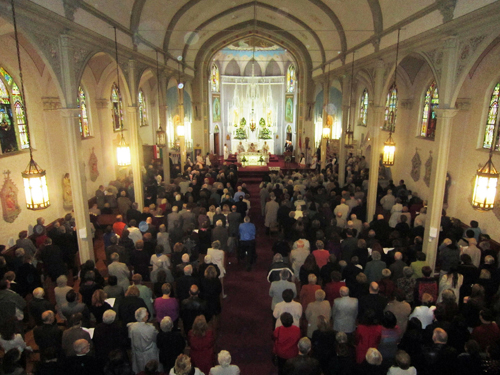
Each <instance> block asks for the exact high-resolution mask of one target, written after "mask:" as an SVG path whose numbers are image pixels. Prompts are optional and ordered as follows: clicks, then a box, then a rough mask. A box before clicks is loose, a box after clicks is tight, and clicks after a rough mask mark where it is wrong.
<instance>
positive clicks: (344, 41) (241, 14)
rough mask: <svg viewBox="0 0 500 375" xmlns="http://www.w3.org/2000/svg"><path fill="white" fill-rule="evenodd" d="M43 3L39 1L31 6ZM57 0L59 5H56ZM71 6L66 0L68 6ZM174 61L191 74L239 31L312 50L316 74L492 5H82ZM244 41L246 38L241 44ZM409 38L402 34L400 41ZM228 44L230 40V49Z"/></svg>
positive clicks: (158, 1) (101, 1) (451, 1)
mask: <svg viewBox="0 0 500 375" xmlns="http://www.w3.org/2000/svg"><path fill="white" fill-rule="evenodd" d="M34 1H36V2H39V3H40V0H34ZM53 1H54V0H53ZM63 1H69V0H63ZM83 1H84V3H85V5H86V7H87V8H89V7H92V8H94V9H95V10H96V11H98V12H100V13H101V14H104V15H106V16H107V17H109V18H110V19H112V20H114V21H115V22H117V23H119V24H121V25H123V26H124V27H126V28H127V29H129V30H130V32H131V35H134V36H139V38H136V39H139V40H147V41H148V42H149V43H151V44H152V45H154V46H157V47H158V48H159V49H163V50H164V51H165V52H166V53H167V54H168V55H169V56H170V57H175V58H177V57H178V56H182V58H183V61H184V62H185V63H186V64H187V65H188V66H190V67H194V64H195V62H196V60H197V56H198V54H199V53H200V48H206V47H207V42H208V44H214V45H215V44H217V45H220V44H221V42H226V40H225V37H228V36H230V37H231V38H234V37H235V35H234V31H235V30H241V31H242V32H243V33H248V32H254V31H253V30H252V28H255V29H256V30H255V32H256V33H257V34H259V33H261V34H265V33H266V32H268V31H272V35H271V34H270V35H266V38H267V39H273V40H272V41H273V42H275V43H277V44H281V45H284V44H285V42H288V43H292V44H295V45H296V46H295V47H296V48H297V49H300V50H302V51H307V54H308V55H309V58H310V61H311V65H312V67H313V69H314V68H318V67H321V66H322V65H324V64H328V63H329V62H331V61H332V60H335V59H342V58H344V57H345V54H346V53H348V52H351V51H352V50H354V49H361V48H363V47H366V48H368V49H370V51H369V52H373V51H374V50H376V49H377V48H378V47H379V46H387V45H391V44H394V41H393V40H392V39H390V42H389V41H387V42H386V43H385V44H384V42H383V38H384V37H385V36H387V35H389V34H390V33H393V32H394V30H396V29H397V28H399V27H407V29H408V30H407V31H408V33H407V34H408V35H407V36H408V37H410V36H413V35H416V34H418V33H419V32H422V31H425V30H427V29H429V28H432V27H436V26H438V25H439V24H440V23H442V22H443V19H444V18H446V11H447V10H449V9H451V10H452V11H451V14H452V15H451V19H453V18H457V17H459V16H461V15H464V14H466V13H469V12H471V11H473V10H475V9H478V8H480V7H482V6H485V5H487V4H489V3H491V2H493V0H474V1H471V0H418V1H409V0H254V1H249V0H83ZM243 36H245V35H241V37H243ZM403 38H404V35H403ZM229 42H231V40H227V43H229Z"/></svg>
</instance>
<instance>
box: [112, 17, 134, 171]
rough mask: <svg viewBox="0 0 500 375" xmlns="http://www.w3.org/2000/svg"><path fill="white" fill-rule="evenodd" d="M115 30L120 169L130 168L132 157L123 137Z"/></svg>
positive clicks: (117, 156)
mask: <svg viewBox="0 0 500 375" xmlns="http://www.w3.org/2000/svg"><path fill="white" fill-rule="evenodd" d="M114 29H115V57H116V84H117V88H118V106H119V109H118V115H119V120H120V143H119V144H118V147H117V148H116V161H117V163H118V166H119V167H128V166H129V165H130V164H132V162H131V156H130V147H129V145H128V144H127V142H126V141H125V137H124V136H123V119H122V114H121V111H122V108H121V106H122V102H121V91H120V72H119V69H118V67H119V65H118V41H117V38H116V26H115V27H114Z"/></svg>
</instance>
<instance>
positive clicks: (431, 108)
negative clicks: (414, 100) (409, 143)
mask: <svg viewBox="0 0 500 375" xmlns="http://www.w3.org/2000/svg"><path fill="white" fill-rule="evenodd" d="M433 86H434V88H433V92H432V93H431V96H430V102H429V103H428V105H429V108H428V109H427V110H426V109H425V108H426V106H427V93H428V92H429V90H430V89H431V88H432V87H433ZM436 93H437V104H433V103H432V101H433V100H434V96H435V95H436ZM421 103H422V107H421V109H420V111H419V129H418V137H419V138H421V139H427V140H430V141H433V140H434V139H435V138H436V129H437V117H435V119H436V126H435V128H434V134H433V135H432V136H428V135H423V134H422V133H423V132H422V129H423V126H424V121H425V120H427V123H426V125H425V126H426V130H425V132H426V133H427V131H428V128H429V119H432V114H433V113H434V114H435V111H434V110H435V109H437V108H439V87H438V84H437V81H436V80H435V79H433V80H432V81H431V82H430V84H428V85H426V86H425V90H424V95H423V100H422V102H421ZM425 111H427V117H426V118H424V115H425V114H426V113H425Z"/></svg>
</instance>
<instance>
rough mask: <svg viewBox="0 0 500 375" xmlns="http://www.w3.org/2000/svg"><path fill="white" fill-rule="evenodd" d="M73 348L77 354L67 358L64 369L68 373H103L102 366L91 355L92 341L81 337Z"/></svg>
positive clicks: (78, 374)
mask: <svg viewBox="0 0 500 375" xmlns="http://www.w3.org/2000/svg"><path fill="white" fill-rule="evenodd" d="M73 350H74V351H75V353H76V355H75V356H71V357H68V358H66V359H65V361H64V369H65V370H66V373H67V374H72V375H87V374H96V375H99V374H102V373H103V371H102V368H101V367H100V366H99V362H98V361H96V360H95V358H94V357H92V356H90V354H89V353H90V342H89V341H88V340H86V339H79V340H76V341H75V342H74V343H73Z"/></svg>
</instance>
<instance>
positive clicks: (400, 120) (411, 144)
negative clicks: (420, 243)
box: [380, 64, 439, 200]
mask: <svg viewBox="0 0 500 375" xmlns="http://www.w3.org/2000/svg"><path fill="white" fill-rule="evenodd" d="M432 79H433V75H432V72H431V69H430V67H429V66H428V65H427V64H424V66H423V67H422V68H421V70H420V71H419V73H418V74H417V76H416V78H415V81H414V83H413V85H412V86H411V87H409V88H407V90H404V89H402V90H401V93H400V102H399V103H398V114H397V120H396V131H395V132H394V133H393V134H392V138H393V140H394V142H396V155H395V164H394V166H393V167H391V168H390V175H389V176H391V177H392V179H393V180H394V181H399V180H401V179H402V180H404V181H405V183H406V186H407V188H408V189H410V190H412V191H413V192H417V193H418V195H419V196H420V197H421V198H422V199H424V200H428V199H429V198H430V196H431V190H430V188H429V187H428V186H427V185H426V184H425V182H424V176H425V163H426V161H427V160H428V158H429V155H430V153H429V152H430V151H434V150H435V147H436V146H435V141H432V140H429V139H425V138H422V137H420V136H418V134H419V131H420V126H421V116H422V105H423V97H424V93H425V91H426V90H427V88H428V86H429V84H430V83H431V81H432ZM402 86H403V82H401V83H400V84H398V87H402ZM438 90H439V88H438ZM405 91H406V92H405ZM410 93H413V94H412V96H413V100H411V104H410V105H406V106H405V105H403V101H404V100H405V99H407V98H408V97H409V96H410ZM385 95H387V92H384V97H385ZM384 106H385V100H384ZM405 107H406V108H405ZM380 136H381V142H382V143H383V142H385V141H386V139H387V138H388V137H389V133H388V132H386V131H381V132H380ZM416 150H418V154H419V155H420V160H421V163H422V164H421V167H420V179H419V180H418V181H414V180H413V179H412V177H411V159H412V158H413V156H414V155H415V152H416ZM433 154H434V155H433V157H434V158H435V157H437V156H436V155H435V153H433Z"/></svg>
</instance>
